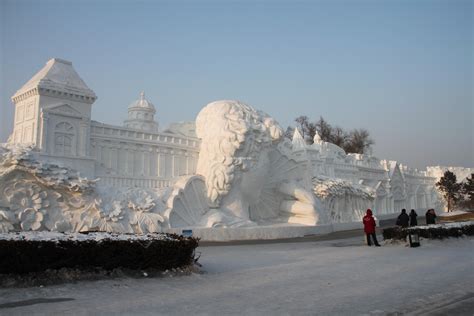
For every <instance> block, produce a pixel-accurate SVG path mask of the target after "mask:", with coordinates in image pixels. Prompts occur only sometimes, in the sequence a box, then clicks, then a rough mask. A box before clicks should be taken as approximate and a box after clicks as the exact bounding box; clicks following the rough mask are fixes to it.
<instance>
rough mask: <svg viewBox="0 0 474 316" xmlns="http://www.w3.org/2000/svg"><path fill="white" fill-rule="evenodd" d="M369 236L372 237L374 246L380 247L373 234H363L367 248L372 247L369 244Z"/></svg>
mask: <svg viewBox="0 0 474 316" xmlns="http://www.w3.org/2000/svg"><path fill="white" fill-rule="evenodd" d="M370 236H372V239H373V240H374V245H376V246H380V245H379V242H378V241H377V236H376V235H375V233H373V234H365V237H366V238H367V246H372V244H371V242H370Z"/></svg>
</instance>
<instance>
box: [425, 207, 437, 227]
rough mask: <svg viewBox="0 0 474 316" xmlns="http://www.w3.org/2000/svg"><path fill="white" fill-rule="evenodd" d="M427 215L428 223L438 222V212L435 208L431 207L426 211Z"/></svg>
mask: <svg viewBox="0 0 474 316" xmlns="http://www.w3.org/2000/svg"><path fill="white" fill-rule="evenodd" d="M425 217H426V225H430V224H436V213H435V210H434V209H432V208H430V209H429V210H428V211H427V212H426V214H425Z"/></svg>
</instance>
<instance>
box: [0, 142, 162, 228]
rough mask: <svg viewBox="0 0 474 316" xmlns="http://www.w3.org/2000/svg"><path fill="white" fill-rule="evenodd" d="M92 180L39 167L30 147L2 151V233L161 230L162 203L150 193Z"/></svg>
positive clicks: (59, 169) (51, 166) (42, 164)
mask: <svg viewBox="0 0 474 316" xmlns="http://www.w3.org/2000/svg"><path fill="white" fill-rule="evenodd" d="M95 182H96V180H93V181H91V180H87V179H85V178H81V177H80V176H79V175H78V173H77V172H73V171H72V170H70V169H67V168H63V167H60V166H58V165H54V164H50V163H46V162H42V161H41V160H40V159H38V156H37V155H36V153H35V152H34V151H33V148H32V147H31V146H20V145H2V146H1V147H0V231H1V232H7V231H12V230H50V231H60V232H79V231H107V232H127V233H132V232H135V233H147V232H156V231H160V230H161V225H162V224H163V223H165V222H166V220H165V218H164V217H163V215H162V214H163V213H164V211H165V208H166V206H165V203H164V202H163V201H162V200H161V199H160V197H159V195H158V194H156V193H154V192H153V191H146V190H143V189H137V188H129V189H117V188H108V189H105V188H102V189H97V188H96V187H95Z"/></svg>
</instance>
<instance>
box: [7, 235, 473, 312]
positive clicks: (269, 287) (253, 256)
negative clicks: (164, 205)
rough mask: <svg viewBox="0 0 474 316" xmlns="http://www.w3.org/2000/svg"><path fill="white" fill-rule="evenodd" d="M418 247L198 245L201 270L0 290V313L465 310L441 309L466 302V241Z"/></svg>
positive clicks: (347, 242)
mask: <svg viewBox="0 0 474 316" xmlns="http://www.w3.org/2000/svg"><path fill="white" fill-rule="evenodd" d="M422 243H423V244H422V247H419V248H409V247H405V246H404V245H403V244H397V245H383V244H382V247H379V248H375V247H367V246H366V245H365V244H364V242H363V234H362V233H361V234H360V236H357V237H355V238H349V239H339V240H329V241H317V242H299V243H271V244H269V243H266V244H256V245H239V246H235V245H234V246H216V247H199V248H198V251H200V252H202V255H201V259H200V260H199V262H200V263H202V265H203V266H202V268H201V269H202V271H203V272H205V273H199V274H192V275H189V276H181V277H176V276H173V277H171V276H172V275H170V277H169V278H139V279H134V278H123V279H114V280H101V281H94V282H79V283H76V284H63V285H55V286H45V287H39V286H36V287H31V288H26V289H25V288H21V289H15V288H8V289H5V288H4V289H0V308H1V307H2V306H5V304H10V305H9V306H12V305H13V306H17V307H11V308H1V309H0V313H5V314H8V315H25V314H35V315H51V314H71V313H75V314H107V315H117V314H124V315H125V314H126V315H144V314H149V315H187V314H194V315H196V314H197V315H288V314H289V315H387V314H392V315H396V314H397V313H398V314H409V313H426V314H433V313H434V312H435V311H440V310H441V312H442V311H444V313H442V314H444V315H465V314H466V312H464V313H462V312H460V311H459V310H455V309H451V310H450V309H449V308H455V307H456V306H457V307H458V308H460V307H459V306H458V305H457V304H460V303H463V302H466V299H469V297H470V298H471V300H472V298H473V291H472V284H474V274H473V273H472V262H474V239H472V238H460V239H446V240H442V241H439V240H432V241H431V240H423V241H422ZM469 295H470V296H469ZM60 299H63V301H61V300H60ZM65 299H68V300H65ZM35 301H36V302H38V301H39V302H41V304H39V303H36V304H35V303H34V302H35ZM461 307H462V306H461ZM470 312H471V313H470V314H472V309H471V310H470ZM470 314H468V315H470Z"/></svg>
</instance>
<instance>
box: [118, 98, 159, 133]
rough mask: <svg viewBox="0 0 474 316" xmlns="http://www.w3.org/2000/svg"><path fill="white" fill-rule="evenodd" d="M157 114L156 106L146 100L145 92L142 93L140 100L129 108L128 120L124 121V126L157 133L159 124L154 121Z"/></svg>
mask: <svg viewBox="0 0 474 316" xmlns="http://www.w3.org/2000/svg"><path fill="white" fill-rule="evenodd" d="M155 113H156V110H155V106H154V105H153V103H151V102H150V101H148V100H147V99H146V98H145V92H141V93H140V98H139V99H138V100H136V101H134V102H132V103H131V104H130V105H129V106H128V119H126V120H125V121H124V126H125V127H128V128H134V129H140V130H144V131H149V132H157V131H158V123H157V122H155V119H154V116H155Z"/></svg>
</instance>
